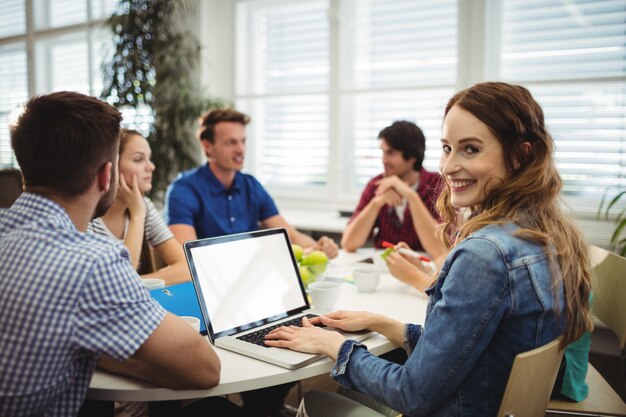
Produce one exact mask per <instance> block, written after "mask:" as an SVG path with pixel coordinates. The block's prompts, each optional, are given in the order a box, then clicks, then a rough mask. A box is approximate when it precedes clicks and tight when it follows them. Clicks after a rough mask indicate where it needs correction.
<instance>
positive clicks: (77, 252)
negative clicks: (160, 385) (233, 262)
mask: <svg viewBox="0 0 626 417" xmlns="http://www.w3.org/2000/svg"><path fill="white" fill-rule="evenodd" d="M137 277H138V276H137V273H136V272H135V271H134V270H133V268H132V266H131V264H130V262H129V260H128V252H127V250H126V249H125V248H124V247H123V246H122V245H121V244H119V243H116V242H114V241H112V240H109V239H107V238H105V237H102V236H98V235H96V234H93V233H82V232H80V231H78V230H77V229H76V228H75V226H74V224H73V223H72V221H71V220H70V218H69V217H68V215H67V214H66V212H65V211H64V210H63V209H62V208H61V207H60V206H58V205H57V204H56V203H54V202H53V201H51V200H49V199H47V198H45V197H42V196H39V195H36V194H30V193H24V194H22V195H21V196H20V198H19V199H18V200H17V201H16V202H15V204H14V205H13V207H11V209H9V210H4V211H2V212H0V375H2V376H1V377H0V416H3V417H8V416H25V415H28V416H63V417H67V416H72V415H76V413H77V412H78V409H79V407H80V405H81V404H82V402H83V400H84V398H85V395H86V392H87V389H88V387H89V382H90V381H91V377H92V375H93V371H94V368H95V366H96V361H97V358H98V355H100V354H107V355H110V356H111V357H113V358H116V359H119V360H123V359H126V358H128V357H129V356H130V355H132V354H133V353H134V352H135V351H136V350H137V349H138V348H139V346H141V344H142V343H143V342H144V341H145V340H146V339H147V338H148V336H150V334H152V332H153V331H154V329H155V328H156V327H157V326H158V325H159V324H160V323H161V320H162V319H163V317H164V315H165V311H164V310H163V309H162V308H161V307H160V306H159V305H158V304H157V303H156V302H154V301H153V300H152V298H151V297H150V295H149V293H148V291H147V290H146V289H145V288H144V287H143V285H142V284H141V282H140V281H139V279H138V278H137Z"/></svg>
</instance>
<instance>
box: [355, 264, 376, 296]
mask: <svg viewBox="0 0 626 417" xmlns="http://www.w3.org/2000/svg"><path fill="white" fill-rule="evenodd" d="M352 278H353V279H354V283H355V284H356V287H357V288H358V289H359V292H374V291H376V287H378V282H379V281H380V271H378V270H377V269H376V268H375V267H374V268H366V267H358V268H355V269H354V270H353V271H352Z"/></svg>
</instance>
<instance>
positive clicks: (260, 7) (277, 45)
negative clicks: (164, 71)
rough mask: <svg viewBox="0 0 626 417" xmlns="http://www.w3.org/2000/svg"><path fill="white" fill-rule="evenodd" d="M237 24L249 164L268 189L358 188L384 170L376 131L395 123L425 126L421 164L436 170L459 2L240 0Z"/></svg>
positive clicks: (452, 78) (451, 84) (452, 74)
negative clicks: (249, 120) (248, 118)
mask: <svg viewBox="0 0 626 417" xmlns="http://www.w3.org/2000/svg"><path fill="white" fill-rule="evenodd" d="M238 24H239V26H238V29H237V33H238V34H239V36H240V39H239V42H238V45H240V46H241V48H242V50H243V51H244V53H243V54H240V55H239V60H238V64H237V68H238V71H239V72H238V77H237V106H238V107H239V108H240V109H242V110H244V111H246V112H248V113H249V114H251V116H252V118H253V121H252V125H251V126H250V128H249V129H248V137H249V140H250V142H249V143H250V145H249V151H248V155H249V158H248V162H247V167H248V168H249V169H250V170H251V171H252V172H253V173H254V174H255V175H257V176H258V178H259V179H260V180H261V182H262V183H263V184H265V185H266V186H268V187H270V188H271V191H272V193H277V194H280V193H281V191H282V192H283V193H290V195H293V194H291V192H290V191H288V190H292V189H293V188H294V186H298V189H299V191H301V192H306V190H308V191H309V192H311V193H310V198H319V197H320V195H319V194H318V192H317V191H316V190H319V189H320V188H321V187H326V190H327V193H328V194H326V196H327V197H330V198H331V199H334V198H336V197H339V196H341V195H343V194H346V193H348V194H357V193H359V192H360V191H361V189H362V187H363V186H364V184H365V182H366V181H367V180H369V179H370V178H371V177H373V176H374V175H377V174H379V173H380V172H381V171H382V163H381V157H382V155H381V151H380V149H379V143H378V140H377V135H378V132H379V131H380V130H381V129H383V128H384V127H386V126H388V125H389V124H391V123H392V122H394V121H396V120H410V121H413V122H416V123H417V124H418V125H419V126H420V127H422V129H423V130H424V131H425V134H426V136H427V138H428V139H429V143H428V144H427V148H428V150H427V154H426V157H427V161H426V163H425V165H426V166H427V167H428V168H429V169H431V170H436V169H437V168H436V167H437V162H436V161H437V160H438V158H439V154H440V151H439V148H440V144H439V138H440V130H441V129H440V126H441V116H442V111H443V106H444V105H445V102H446V100H447V99H448V98H449V97H450V95H451V93H452V92H453V91H454V90H455V83H456V78H457V74H456V71H457V70H456V66H457V2H456V0H442V1H438V0H437V1H436V0H418V1H416V0H384V1H383V0H342V1H335V2H332V3H331V2H328V1H252V2H240V3H239V4H238ZM333 44H334V45H333ZM336 45H339V46H336ZM333 48H338V49H336V50H335V53H334V54H333ZM333 118H334V121H333ZM333 123H334V124H333ZM335 174H337V175H335ZM303 190H304V191H303Z"/></svg>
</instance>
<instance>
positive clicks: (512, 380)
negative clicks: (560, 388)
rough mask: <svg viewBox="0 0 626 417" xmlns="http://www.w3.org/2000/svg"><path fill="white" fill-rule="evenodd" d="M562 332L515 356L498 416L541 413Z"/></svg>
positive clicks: (553, 377) (555, 371)
mask: <svg viewBox="0 0 626 417" xmlns="http://www.w3.org/2000/svg"><path fill="white" fill-rule="evenodd" d="M561 339H562V336H560V337H558V338H557V339H555V340H553V341H552V342H550V343H548V344H546V345H543V346H541V347H538V348H536V349H533V350H530V351H528V352H524V353H520V354H518V355H517V356H516V357H515V361H514V362H513V368H511V374H510V375H509V380H508V382H507V384H506V389H505V391H504V396H503V397H502V403H500V411H498V417H506V416H516V417H543V416H544V415H545V413H546V407H547V406H548V401H550V394H551V393H552V387H553V386H554V381H555V380H556V376H557V374H558V372H559V365H560V364H561V359H562V358H563V350H562V349H561V348H560V346H559V345H560V343H561Z"/></svg>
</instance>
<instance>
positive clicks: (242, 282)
mask: <svg viewBox="0 0 626 417" xmlns="http://www.w3.org/2000/svg"><path fill="white" fill-rule="evenodd" d="M189 250H190V252H191V255H192V257H193V264H194V266H195V270H196V271H195V272H196V276H197V280H198V283H199V284H200V287H201V291H202V296H203V297H204V301H205V303H204V304H205V306H206V309H207V312H208V316H209V317H210V319H211V326H212V330H213V333H214V334H218V333H220V332H222V331H225V330H229V329H234V328H239V327H241V326H244V325H246V324H249V323H253V322H257V321H260V320H263V319H265V318H268V317H272V316H276V315H279V314H282V313H285V312H289V311H292V310H295V309H298V308H302V307H306V306H307V302H306V299H305V298H304V294H303V291H302V289H301V287H300V283H299V279H297V273H296V271H295V267H294V264H293V261H292V257H291V253H290V248H289V246H288V244H287V243H286V239H285V236H284V234H283V233H275V234H266V235H262V236H257V237H253V238H247V239H245V238H244V239H241V240H239V239H237V240H232V241H226V242H220V243H219V244H209V245H205V246H198V247H191V248H190V249H189ZM242 300H247V301H246V302H245V303H242V302H241V301H242Z"/></svg>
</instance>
